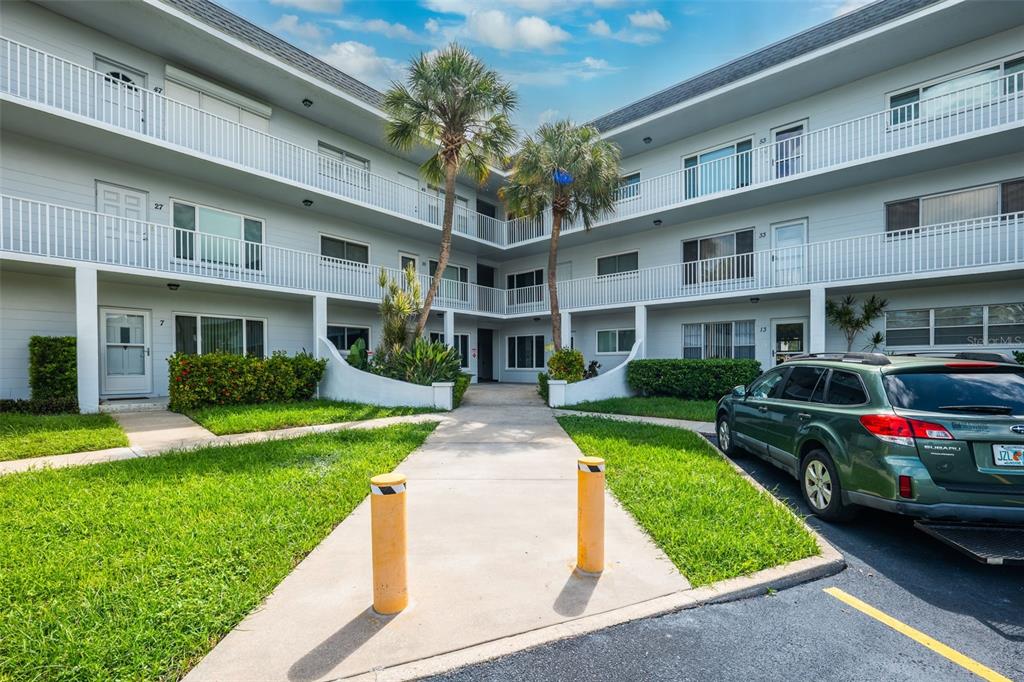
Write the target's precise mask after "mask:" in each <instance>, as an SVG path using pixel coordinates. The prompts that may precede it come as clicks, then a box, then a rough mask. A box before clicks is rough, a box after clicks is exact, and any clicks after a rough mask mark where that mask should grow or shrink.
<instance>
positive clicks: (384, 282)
mask: <svg viewBox="0 0 1024 682" xmlns="http://www.w3.org/2000/svg"><path fill="white" fill-rule="evenodd" d="M402 276H403V279H404V282H403V283H402V284H400V283H399V282H398V281H397V280H396V279H395V278H394V277H391V276H390V275H388V273H387V271H386V270H385V269H384V268H381V270H380V277H379V278H378V283H379V284H380V288H381V289H383V291H384V294H383V296H382V297H381V300H380V323H381V341H380V345H378V346H377V352H376V354H375V355H376V357H375V361H377V362H380V363H385V364H386V363H387V362H388V361H389V359H390V358H391V357H392V356H395V355H398V354H400V353H402V352H403V351H405V350H407V349H408V348H409V346H410V343H411V341H412V338H413V335H412V333H411V332H410V330H409V324H410V322H411V320H413V319H414V318H415V317H416V316H417V315H419V314H420V310H421V309H422V305H421V303H420V282H419V279H418V278H417V277H416V271H415V270H413V268H412V265H410V266H409V267H408V268H406V269H405V270H403V271H402Z"/></svg>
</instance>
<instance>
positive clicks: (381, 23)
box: [332, 19, 429, 43]
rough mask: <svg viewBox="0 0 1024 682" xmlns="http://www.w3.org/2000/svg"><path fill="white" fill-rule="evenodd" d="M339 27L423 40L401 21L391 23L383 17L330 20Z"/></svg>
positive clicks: (402, 38)
mask: <svg viewBox="0 0 1024 682" xmlns="http://www.w3.org/2000/svg"><path fill="white" fill-rule="evenodd" d="M332 23H333V24H335V25H336V26H338V27H339V28H343V29H345V30H346V31H360V32H364V33H379V34H380V35H382V36H385V37H388V38H391V39H392V40H405V41H407V42H410V43H418V42H422V41H423V37H422V36H420V35H417V33H416V32H415V31H413V30H412V29H410V28H409V27H408V26H406V25H405V24H402V23H398V22H395V23H391V22H389V21H385V20H384V19H365V20H363V19H336V20H335V21H333V22H332ZM428 23H429V22H428Z"/></svg>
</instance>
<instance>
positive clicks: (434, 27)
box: [423, 17, 441, 34]
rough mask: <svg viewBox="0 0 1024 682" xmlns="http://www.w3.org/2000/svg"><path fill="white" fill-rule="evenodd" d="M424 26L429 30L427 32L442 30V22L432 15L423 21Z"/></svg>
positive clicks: (433, 32)
mask: <svg viewBox="0 0 1024 682" xmlns="http://www.w3.org/2000/svg"><path fill="white" fill-rule="evenodd" d="M423 28H425V29H426V30H427V33H430V34H436V33H438V32H440V30H441V22H439V21H438V20H437V19H434V18H433V17H431V18H430V19H427V20H426V21H425V22H423Z"/></svg>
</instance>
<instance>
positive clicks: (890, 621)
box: [824, 587, 1012, 682]
mask: <svg viewBox="0 0 1024 682" xmlns="http://www.w3.org/2000/svg"><path fill="white" fill-rule="evenodd" d="M824 591H825V592H828V593H829V594H831V595H832V596H833V597H835V598H836V599H838V600H839V601H841V602H844V603H846V604H849V605H850V606H852V607H853V608H855V609H857V610H858V611H860V612H861V613H866V614H867V615H869V616H871V617H872V618H874V619H875V620H877V621H880V622H882V623H885V624H886V625H888V626H889V627H891V628H892V629H893V630H895V631H896V632H898V633H900V634H901V635H906V636H907V637H909V638H910V639H912V640H914V641H915V642H917V643H918V644H921V645H922V646H924V647H927V648H928V649H931V650H932V651H934V652H935V653H937V654H939V655H940V656H945V657H946V658H948V659H949V660H951V661H953V662H954V663H956V664H957V665H959V666H960V667H962V668H966V669H967V670H970V671H971V672H972V673H974V674H975V675H977V676H978V677H980V678H982V679H984V680H989V682H1012V680H1010V678H1008V677H1003V676H1002V675H1000V674H999V673H997V672H996V671H995V670H992V669H991V668H988V667H986V666H984V665H982V664H981V663H978V662H977V661H976V660H974V659H973V658H968V657H967V656H964V655H963V654H962V653H960V652H959V651H957V650H956V649H951V648H949V647H948V646H946V645H945V644H943V643H942V642H939V641H936V640H934V639H932V638H931V637H929V636H928V635H926V634H924V633H923V632H921V631H920V630H916V629H914V628H912V627H910V626H909V625H907V624H906V623H902V622H900V621H898V620H896V619H895V618H893V617H892V616H890V615H888V614H885V613H882V612H881V611H879V610H878V609H876V608H875V607H874V606H871V605H870V604H865V603H864V602H862V601H861V600H860V599H857V598H856V597H854V596H852V595H849V594H847V593H846V592H843V591H842V590H840V589H839V588H838V587H826V588H825V590H824Z"/></svg>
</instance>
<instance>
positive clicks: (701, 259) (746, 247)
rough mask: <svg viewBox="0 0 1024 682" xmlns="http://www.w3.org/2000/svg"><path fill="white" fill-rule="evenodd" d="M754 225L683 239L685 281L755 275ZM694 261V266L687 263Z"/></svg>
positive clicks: (712, 280)
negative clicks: (735, 230) (698, 237)
mask: <svg viewBox="0 0 1024 682" xmlns="http://www.w3.org/2000/svg"><path fill="white" fill-rule="evenodd" d="M753 254H754V228H749V229H746V230H739V231H737V232H729V233H726V234H720V235H715V236H713V237H702V238H700V239H689V240H687V241H684V242H683V263H684V265H683V280H684V282H685V283H686V284H695V283H698V282H717V281H720V280H727V279H737V278H748V277H753V275H754V255H753ZM686 263H693V265H685V264H686Z"/></svg>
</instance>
